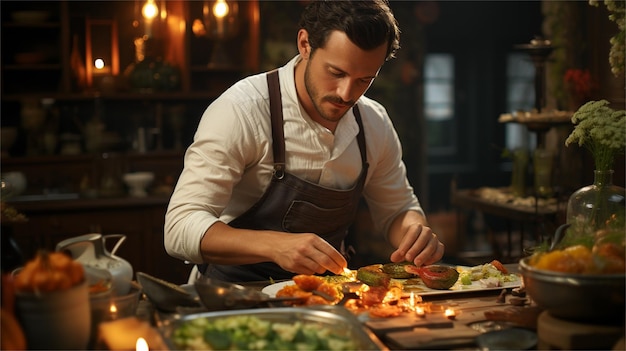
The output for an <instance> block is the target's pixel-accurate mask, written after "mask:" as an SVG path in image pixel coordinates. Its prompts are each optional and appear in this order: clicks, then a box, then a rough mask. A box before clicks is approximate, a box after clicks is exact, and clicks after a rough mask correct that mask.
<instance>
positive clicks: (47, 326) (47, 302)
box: [15, 281, 91, 350]
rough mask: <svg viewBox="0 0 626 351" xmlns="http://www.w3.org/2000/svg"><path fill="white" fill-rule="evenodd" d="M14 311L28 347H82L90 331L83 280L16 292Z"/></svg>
mask: <svg viewBox="0 0 626 351" xmlns="http://www.w3.org/2000/svg"><path fill="white" fill-rule="evenodd" d="M15 308H16V309H15V312H16V315H17V318H18V320H19V322H20V325H21V326H22V328H23V329H24V334H25V335H26V342H27V344H28V349H29V350H43V349H45V350H85V349H86V348H87V346H88V343H89V337H90V335H91V328H90V326H91V313H90V304H89V287H88V285H87V282H86V281H85V282H83V283H82V284H79V285H76V286H74V287H71V288H69V289H67V290H61V291H53V292H46V293H23V292H18V293H17V294H16V299H15Z"/></svg>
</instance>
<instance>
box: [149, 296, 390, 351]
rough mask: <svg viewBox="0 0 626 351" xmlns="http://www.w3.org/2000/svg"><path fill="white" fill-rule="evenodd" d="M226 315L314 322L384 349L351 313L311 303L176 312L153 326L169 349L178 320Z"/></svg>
mask: <svg viewBox="0 0 626 351" xmlns="http://www.w3.org/2000/svg"><path fill="white" fill-rule="evenodd" d="M230 316H254V317H257V318H259V319H262V320H265V321H270V322H276V323H293V322H295V321H300V322H304V323H316V324H318V325H321V326H324V327H328V328H331V329H332V330H334V331H337V330H340V331H341V332H342V333H345V334H344V335H345V336H347V337H350V338H352V339H353V340H354V341H355V342H356V343H357V344H358V345H359V346H358V349H359V350H388V348H387V347H386V346H385V345H384V344H383V343H382V342H381V341H380V340H379V339H378V337H376V335H374V333H373V332H371V331H370V330H369V329H367V328H366V327H365V326H363V325H362V324H361V322H360V321H359V320H358V319H357V318H356V316H354V315H353V314H352V313H350V312H349V311H347V310H346V309H345V308H343V307H340V306H311V307H275V308H258V309H244V310H230V311H217V312H202V313H194V314H188V315H176V316H173V317H172V318H169V319H164V320H160V321H157V327H158V329H159V331H160V332H161V335H162V336H163V338H164V340H165V342H166V343H167V344H168V346H169V347H170V349H172V350H174V349H175V347H174V345H173V343H172V340H171V335H172V333H173V332H174V330H176V328H177V327H178V326H180V325H181V324H182V323H184V322H186V321H190V320H194V319H197V318H208V319H209V320H217V319H220V318H225V317H230Z"/></svg>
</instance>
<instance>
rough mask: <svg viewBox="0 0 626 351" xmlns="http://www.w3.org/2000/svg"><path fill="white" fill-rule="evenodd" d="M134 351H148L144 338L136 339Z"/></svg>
mask: <svg viewBox="0 0 626 351" xmlns="http://www.w3.org/2000/svg"><path fill="white" fill-rule="evenodd" d="M135 350H136V351H148V350H150V349H149V348H148V342H146V339H144V338H137V342H136V343H135Z"/></svg>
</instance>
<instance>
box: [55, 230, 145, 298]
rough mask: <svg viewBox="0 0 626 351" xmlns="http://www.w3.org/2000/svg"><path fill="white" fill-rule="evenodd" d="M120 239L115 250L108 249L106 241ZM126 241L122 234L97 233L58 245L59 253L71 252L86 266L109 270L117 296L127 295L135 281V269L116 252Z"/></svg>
mask: <svg viewBox="0 0 626 351" xmlns="http://www.w3.org/2000/svg"><path fill="white" fill-rule="evenodd" d="M112 238H118V241H117V242H116V243H115V246H114V247H113V250H111V252H109V251H108V250H107V249H106V245H105V243H106V240H107V239H112ZM124 240H126V236H125V235H122V234H108V235H102V234H97V233H92V234H85V235H80V236H77V237H73V238H69V239H65V240H63V241H61V242H60V243H58V244H57V246H56V250H57V251H69V252H70V254H71V256H72V258H74V259H75V260H76V261H78V262H80V263H82V264H83V265H84V266H88V267H93V268H99V269H104V270H107V271H109V272H110V273H111V276H112V277H113V281H112V285H113V292H114V293H115V295H118V296H121V295H126V294H128V292H129V291H130V287H131V281H132V280H133V267H132V266H131V265H130V263H129V262H128V261H126V260H124V259H123V258H121V257H119V256H116V255H115V252H116V251H117V249H118V248H119V246H120V245H121V244H122V242H124Z"/></svg>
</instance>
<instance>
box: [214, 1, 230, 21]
mask: <svg viewBox="0 0 626 351" xmlns="http://www.w3.org/2000/svg"><path fill="white" fill-rule="evenodd" d="M213 14H214V15H215V17H216V18H224V17H226V16H227V15H228V4H227V3H226V1H225V0H217V1H216V2H215V5H213Z"/></svg>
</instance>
